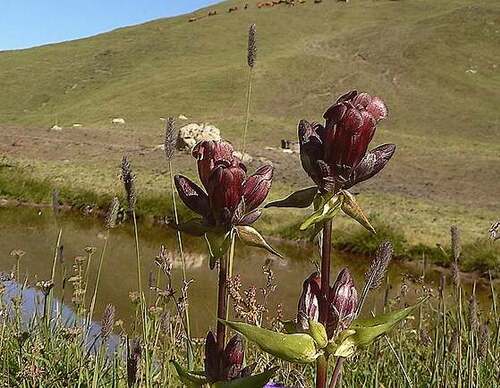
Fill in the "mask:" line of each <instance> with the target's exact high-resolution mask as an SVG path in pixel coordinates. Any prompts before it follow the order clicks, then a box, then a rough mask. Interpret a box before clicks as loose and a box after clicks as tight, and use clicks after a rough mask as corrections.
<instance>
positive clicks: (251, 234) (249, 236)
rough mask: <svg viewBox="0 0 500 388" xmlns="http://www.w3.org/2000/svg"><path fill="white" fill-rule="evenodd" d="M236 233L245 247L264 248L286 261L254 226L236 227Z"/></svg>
mask: <svg viewBox="0 0 500 388" xmlns="http://www.w3.org/2000/svg"><path fill="white" fill-rule="evenodd" d="M236 232H237V233H238V237H239V238H240V240H241V241H243V243H244V244H245V245H249V246H252V247H258V248H263V249H265V250H267V251H268V252H271V253H272V254H273V255H276V256H278V257H280V258H282V259H284V257H283V255H281V253H279V252H278V251H276V250H275V249H274V248H273V247H271V246H270V245H269V244H268V243H267V241H266V240H265V239H264V237H262V235H261V234H260V233H259V232H258V231H257V230H256V229H255V228H253V227H252V226H244V225H239V226H236Z"/></svg>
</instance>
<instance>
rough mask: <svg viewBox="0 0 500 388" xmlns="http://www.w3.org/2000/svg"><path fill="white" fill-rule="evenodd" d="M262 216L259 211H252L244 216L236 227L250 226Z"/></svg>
mask: <svg viewBox="0 0 500 388" xmlns="http://www.w3.org/2000/svg"><path fill="white" fill-rule="evenodd" d="M261 215H262V212H261V211H260V210H254V211H253V212H250V213H248V214H246V215H244V216H243V217H242V218H241V219H240V220H239V222H238V225H247V226H248V225H252V224H253V223H254V222H255V221H257V220H258V219H259V217H260V216H261Z"/></svg>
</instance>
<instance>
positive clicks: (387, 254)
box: [365, 241, 394, 290]
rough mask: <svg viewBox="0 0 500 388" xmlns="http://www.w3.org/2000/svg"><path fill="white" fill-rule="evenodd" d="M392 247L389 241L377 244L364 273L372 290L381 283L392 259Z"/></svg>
mask: <svg viewBox="0 0 500 388" xmlns="http://www.w3.org/2000/svg"><path fill="white" fill-rule="evenodd" d="M393 253H394V249H393V247H392V244H391V243H390V241H384V242H383V243H382V244H380V245H379V247H378V249H377V253H376V254H375V259H373V261H372V263H371V264H370V268H369V269H368V271H367V272H366V273H365V279H366V282H367V283H369V289H371V290H374V289H376V288H378V287H380V285H381V284H382V282H383V280H384V277H385V274H386V272H387V267H388V266H389V263H390V261H391V259H392V254H393Z"/></svg>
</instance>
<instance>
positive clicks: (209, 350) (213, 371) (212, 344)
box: [205, 331, 220, 382]
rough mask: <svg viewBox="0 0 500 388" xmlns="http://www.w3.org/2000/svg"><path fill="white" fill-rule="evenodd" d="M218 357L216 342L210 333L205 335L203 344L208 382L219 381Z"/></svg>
mask: <svg viewBox="0 0 500 388" xmlns="http://www.w3.org/2000/svg"><path fill="white" fill-rule="evenodd" d="M219 365H220V357H219V352H218V350H217V340H216V339H215V336H214V333H212V332H211V331H209V332H208V334H207V339H206V342H205V374H206V376H207V380H208V381H209V382H216V381H219V379H220V371H219V369H220V368H219Z"/></svg>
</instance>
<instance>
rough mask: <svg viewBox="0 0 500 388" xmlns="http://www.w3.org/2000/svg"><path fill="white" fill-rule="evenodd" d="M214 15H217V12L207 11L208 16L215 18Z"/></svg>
mask: <svg viewBox="0 0 500 388" xmlns="http://www.w3.org/2000/svg"><path fill="white" fill-rule="evenodd" d="M215 15H217V11H216V10H215V9H212V10H210V11H208V16H215Z"/></svg>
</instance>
